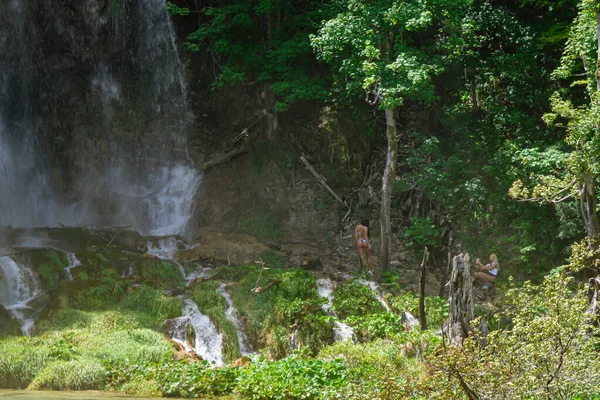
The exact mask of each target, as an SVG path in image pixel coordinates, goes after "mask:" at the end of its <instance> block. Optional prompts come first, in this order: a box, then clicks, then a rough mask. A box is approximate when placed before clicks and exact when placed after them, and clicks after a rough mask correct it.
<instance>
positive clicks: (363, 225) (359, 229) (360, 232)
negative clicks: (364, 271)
mask: <svg viewBox="0 0 600 400" xmlns="http://www.w3.org/2000/svg"><path fill="white" fill-rule="evenodd" d="M354 234H355V236H356V248H357V249H358V256H359V257H360V266H361V268H362V267H364V266H365V264H367V267H368V268H369V273H370V274H371V275H373V270H372V269H371V242H369V220H368V219H363V220H362V221H360V224H359V225H357V226H356V229H354ZM365 258H366V260H365Z"/></svg>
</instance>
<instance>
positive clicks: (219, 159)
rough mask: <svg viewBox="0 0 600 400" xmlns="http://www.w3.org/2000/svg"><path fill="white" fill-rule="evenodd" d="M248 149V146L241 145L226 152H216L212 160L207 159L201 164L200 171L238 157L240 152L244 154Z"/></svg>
mask: <svg viewBox="0 0 600 400" xmlns="http://www.w3.org/2000/svg"><path fill="white" fill-rule="evenodd" d="M248 151H250V148H249V147H245V146H242V147H238V148H237V149H234V150H231V151H229V152H227V153H224V154H218V155H217V156H215V158H213V159H212V160H208V161H207V162H205V163H204V164H203V165H202V172H206V171H208V170H209V169H211V168H214V167H217V166H219V165H221V164H223V163H226V162H228V161H231V160H232V159H234V158H235V157H239V156H241V155H242V154H246V153H247V152H248Z"/></svg>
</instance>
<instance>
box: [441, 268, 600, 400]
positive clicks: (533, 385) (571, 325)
mask: <svg viewBox="0 0 600 400" xmlns="http://www.w3.org/2000/svg"><path fill="white" fill-rule="evenodd" d="M587 308H588V304H587V299H586V294H585V290H584V288H582V287H581V286H578V285H574V282H573V280H572V279H571V278H569V277H567V276H565V275H563V274H561V273H556V274H552V275H549V276H548V277H547V278H546V279H545V280H544V282H543V283H542V285H540V286H535V285H533V284H531V283H525V284H524V285H523V287H513V288H511V289H510V290H509V291H508V292H507V293H506V294H505V304H504V306H503V311H501V314H502V315H503V316H504V317H506V318H509V319H510V320H511V321H512V326H511V329H509V330H499V331H493V332H491V333H490V334H489V335H488V336H487V345H486V346H485V347H483V346H480V345H479V344H478V343H477V341H476V339H474V338H473V339H468V340H466V341H465V343H464V344H463V347H462V349H459V348H455V347H447V348H445V349H444V351H442V352H441V353H440V354H439V355H438V357H436V358H435V363H434V364H435V368H436V369H437V370H438V371H439V372H440V373H441V374H443V375H447V376H450V377H451V378H452V380H451V382H450V385H449V386H448V387H447V388H446V389H447V390H448V391H447V392H445V393H446V395H448V393H450V392H452V393H455V392H456V390H457V389H459V388H462V389H464V385H462V384H460V383H459V381H458V379H462V380H463V381H464V382H465V383H466V384H467V385H468V387H470V388H471V390H472V391H473V392H474V393H475V394H476V395H477V396H478V397H481V398H484V397H485V398H542V397H543V398H575V397H577V396H583V398H589V397H588V396H592V395H593V394H594V393H595V390H596V379H597V378H596V377H597V376H598V373H599V372H600V371H599V368H600V363H599V362H598V360H597V358H596V356H595V349H596V348H597V346H598V340H597V338H598V335H597V332H596V331H597V329H596V328H595V327H593V326H592V325H590V324H589V323H588V321H587V319H588V316H587V315H586V310H587ZM459 374H460V375H459ZM459 376H460V377H459Z"/></svg>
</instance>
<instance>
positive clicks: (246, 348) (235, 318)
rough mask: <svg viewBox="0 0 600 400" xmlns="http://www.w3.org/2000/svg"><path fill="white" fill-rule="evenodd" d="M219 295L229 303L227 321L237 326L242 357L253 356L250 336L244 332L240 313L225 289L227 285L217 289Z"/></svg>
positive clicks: (226, 312)
mask: <svg viewBox="0 0 600 400" xmlns="http://www.w3.org/2000/svg"><path fill="white" fill-rule="evenodd" d="M217 293H219V294H220V295H221V296H223V298H225V301H226V302H227V309H226V310H225V317H227V319H228V320H229V321H231V323H233V326H235V333H236V335H237V339H238V345H239V349H240V354H241V355H242V356H247V355H250V354H252V353H253V352H254V349H252V345H251V344H250V340H249V339H248V336H246V333H245V332H244V327H243V325H242V321H240V318H239V315H238V312H237V310H236V308H235V306H234V305H233V301H232V300H231V296H230V295H229V293H228V292H227V290H226V289H225V284H222V285H221V286H219V288H218V289H217Z"/></svg>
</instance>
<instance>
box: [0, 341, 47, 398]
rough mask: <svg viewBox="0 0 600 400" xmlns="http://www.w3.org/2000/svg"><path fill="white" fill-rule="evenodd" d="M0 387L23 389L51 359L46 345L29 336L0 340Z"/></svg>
mask: <svg viewBox="0 0 600 400" xmlns="http://www.w3.org/2000/svg"><path fill="white" fill-rule="evenodd" d="M0 354H2V357H0V387H2V388H9V389H25V388H26V387H27V386H28V385H29V383H30V382H31V381H32V380H33V378H34V377H35V376H36V375H37V374H38V373H39V371H41V370H42V369H44V367H45V366H46V365H47V364H48V362H49V361H50V360H51V358H50V350H49V349H48V347H46V346H43V345H40V343H39V341H37V340H35V339H31V338H28V337H27V338H25V337H21V338H15V339H12V340H11V341H8V340H4V341H0Z"/></svg>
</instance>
